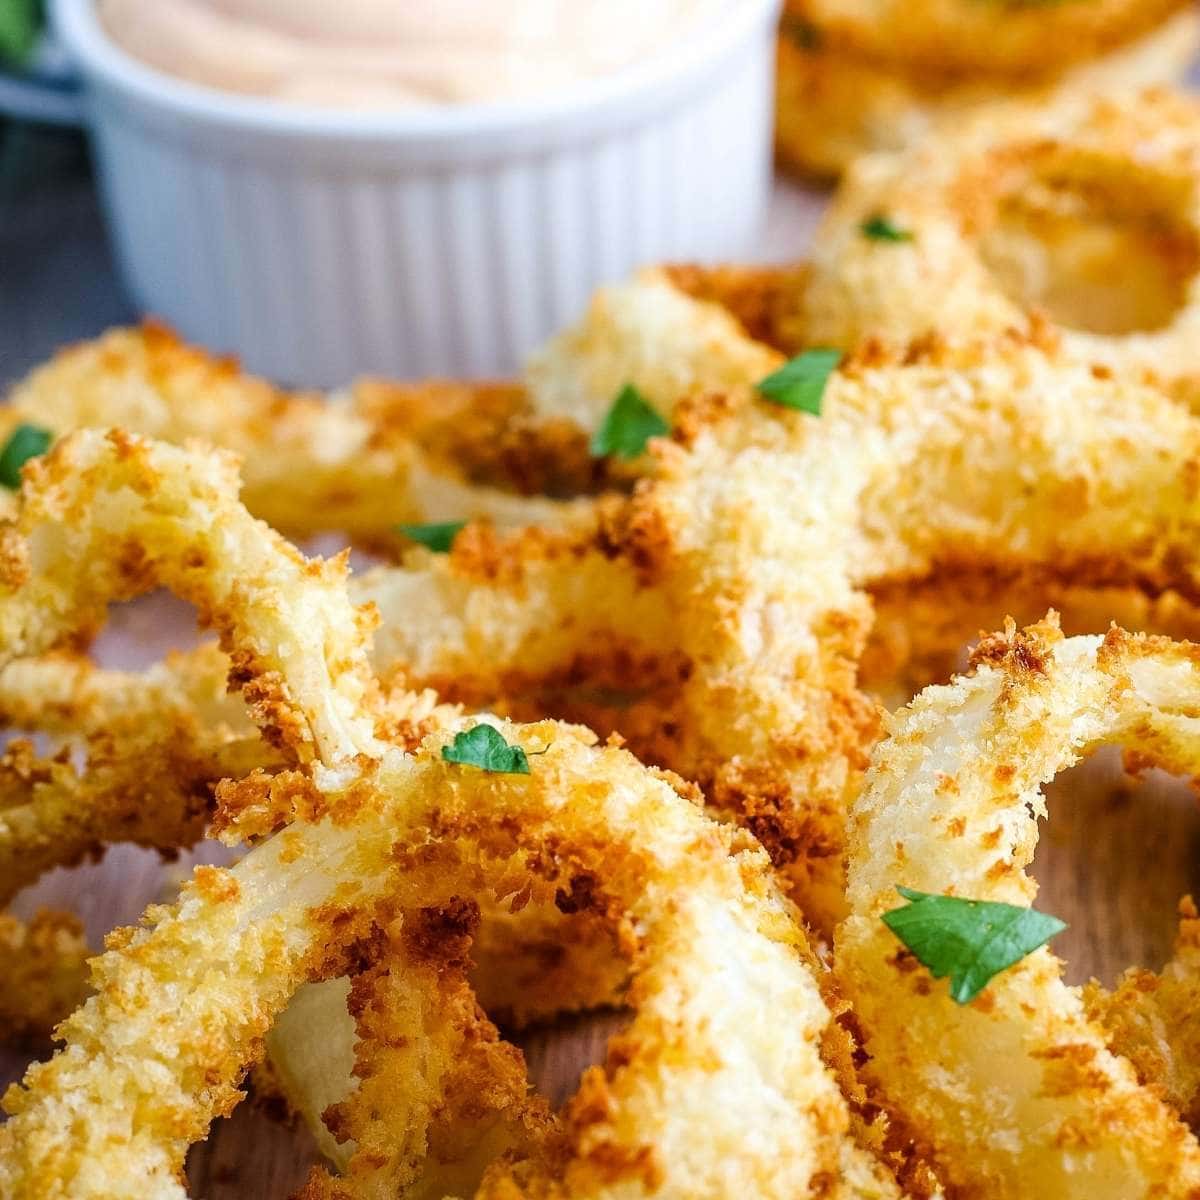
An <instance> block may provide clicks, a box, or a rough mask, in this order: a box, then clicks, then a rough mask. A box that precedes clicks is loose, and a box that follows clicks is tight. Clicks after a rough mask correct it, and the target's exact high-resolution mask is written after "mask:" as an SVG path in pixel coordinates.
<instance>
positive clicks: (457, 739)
mask: <svg viewBox="0 0 1200 1200" xmlns="http://www.w3.org/2000/svg"><path fill="white" fill-rule="evenodd" d="M540 753H542V754H544V753H545V751H544V750H542V751H540ZM442 757H443V758H444V759H445V760H446V762H449V763H463V764H465V765H466V766H469V767H478V768H479V769H480V770H481V771H494V772H496V774H499V775H528V774H529V759H528V758H527V757H526V754H525V751H524V750H523V749H522V748H521V747H520V746H510V745H509V744H508V743H507V742H506V741H505V740H504V737H503V735H502V734H501V733H500V732H499V730H497V729H494V728H493V727H492V726H491V725H476V726H474V727H473V728H471V729H467V730H464V731H463V732H462V733H456V734H455V735H454V741H453V743H452V744H451V745H449V746H443V747H442Z"/></svg>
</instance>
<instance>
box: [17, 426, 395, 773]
mask: <svg viewBox="0 0 1200 1200" xmlns="http://www.w3.org/2000/svg"><path fill="white" fill-rule="evenodd" d="M237 495H238V478H237V470H236V464H235V460H234V459H233V458H232V456H230V455H229V454H228V453H225V452H202V451H199V450H186V449H181V448H178V447H174V446H169V445H167V444H165V443H161V442H150V441H147V440H144V439H141V438H138V437H134V436H132V435H129V434H125V433H120V432H110V433H107V434H105V433H102V432H98V431H90V432H80V433H75V434H71V435H68V436H67V437H65V438H63V439H62V440H61V441H59V442H58V443H57V445H56V446H55V447H54V449H53V450H52V451H51V452H50V453H49V454H48V455H46V456H45V457H44V458H41V459H38V460H35V461H34V462H32V463H30V464H28V465H27V468H26V474H25V486H24V488H23V490H22V494H21V509H20V513H19V515H18V516H17V517H16V518H14V519H13V520H12V521H9V522H5V523H3V524H2V525H0V597H2V599H3V606H2V608H0V660H2V661H3V662H5V663H7V662H9V661H11V660H12V659H13V658H16V657H22V656H28V655H32V654H38V653H41V652H44V651H48V650H54V649H58V648H60V647H65V646H71V645H73V644H77V643H78V642H79V641H80V639H81V638H84V637H86V636H89V635H90V634H92V633H94V632H95V631H96V630H97V629H98V628H99V627H100V625H101V624H102V622H103V619H104V616H105V613H106V609H107V605H108V603H109V602H110V601H113V600H122V599H130V598H132V597H134V596H137V595H139V594H141V593H143V592H146V591H148V590H149V589H150V588H152V587H154V586H167V587H170V588H171V589H172V590H173V591H175V592H176V594H178V595H179V596H180V597H181V598H182V599H185V600H188V601H191V602H192V603H193V604H195V605H196V607H197V609H198V611H199V616H200V620H201V622H202V623H203V624H206V625H211V626H212V627H213V628H215V629H216V631H217V632H218V634H219V635H220V638H221V642H222V646H223V648H224V649H225V650H226V651H227V652H229V653H230V654H231V661H232V670H231V675H230V683H231V685H234V686H237V687H239V688H240V689H241V691H242V694H243V696H244V697H245V699H246V701H247V703H248V704H249V706H250V711H251V714H252V716H253V717H254V720H255V722H256V723H257V724H258V725H259V727H260V728H261V729H262V730H263V731H264V734H265V736H267V738H268V740H270V741H271V742H272V744H274V745H276V746H278V748H279V749H280V750H281V751H283V752H285V753H287V754H288V755H289V756H291V757H292V758H293V759H296V760H299V761H311V760H312V759H313V758H314V756H317V755H319V756H320V758H321V760H322V761H323V762H324V763H326V764H328V765H330V766H333V765H335V764H349V763H352V762H353V760H354V758H355V757H356V756H357V755H358V754H360V753H371V752H374V753H378V748H379V743H378V742H377V741H376V739H375V736H374V729H373V724H372V722H371V721H368V720H367V719H366V718H365V717H364V715H363V704H364V702H365V701H367V700H369V699H370V697H371V694H372V692H373V691H374V690H377V689H376V686H375V682H374V676H373V675H372V673H371V670H370V667H369V665H368V663H367V658H366V652H365V648H364V637H365V634H366V632H367V631H368V629H369V627H370V626H371V624H372V623H373V620H374V617H373V615H372V614H370V613H368V612H366V611H363V610H356V609H355V608H354V607H353V606H352V605H351V604H350V603H349V601H348V599H347V597H346V590H345V577H346V563H345V556H344V555H343V556H339V557H338V558H337V559H334V560H332V561H330V562H323V561H321V560H319V559H305V558H304V557H303V555H301V554H300V553H299V552H298V551H297V550H295V549H294V548H293V547H292V546H290V545H289V544H288V543H287V542H285V541H284V539H283V538H282V537H281V536H280V535H279V534H277V533H275V532H274V531H273V530H271V529H270V528H268V526H266V525H264V524H263V523H262V522H261V521H257V520H255V519H254V518H253V517H251V516H250V515H249V514H248V513H247V512H246V510H245V509H244V508H243V507H242V505H241V504H240V503H239V502H238V499H237ZM249 595H254V596H258V597H263V599H262V600H261V601H260V602H259V603H257V604H254V605H250V604H247V603H246V598H247V596H249ZM285 681H286V682H285Z"/></svg>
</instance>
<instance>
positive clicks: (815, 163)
mask: <svg viewBox="0 0 1200 1200" xmlns="http://www.w3.org/2000/svg"><path fill="white" fill-rule="evenodd" d="M972 7H973V6H971V5H956V8H957V9H958V10H959V11H960V12H966V11H967V10H968V9H970V8H972ZM974 7H975V8H977V9H978V10H979V11H983V10H985V9H994V10H996V11H1003V13H1004V17H1005V18H1007V17H1008V15H1009V14H1010V13H1011V11H1012V9H1011V7H1009V6H998V5H978V6H974ZM1068 7H1069V8H1073V9H1075V10H1077V11H1078V10H1082V9H1084V8H1087V7H1090V5H1089V4H1082V3H1081V4H1073V5H1062V6H1057V7H1056V11H1060V10H1062V9H1066V8H1068ZM1030 11H1033V10H1032V9H1031V10H1030ZM1046 11H1047V10H1046V8H1045V7H1044V6H1041V7H1037V9H1036V12H1037V18H1038V20H1039V21H1040V20H1044V19H1045V15H1046ZM1045 44H1046V45H1052V44H1053V43H1052V42H1051V40H1050V39H1046V42H1045ZM1198 44H1200V21H1198V20H1197V18H1196V15H1195V13H1194V12H1191V11H1188V10H1186V9H1185V10H1183V11H1181V12H1179V13H1177V14H1176V15H1175V16H1173V17H1171V18H1170V19H1169V20H1167V21H1166V22H1164V23H1163V24H1162V25H1161V26H1160V27H1158V28H1157V29H1152V30H1149V31H1148V32H1146V33H1144V34H1143V35H1142V36H1141V37H1140V38H1137V39H1136V40H1134V41H1132V42H1129V43H1127V44H1125V45H1123V46H1120V47H1117V48H1114V49H1113V50H1111V51H1109V52H1108V53H1106V54H1103V55H1101V56H1100V57H1098V58H1095V59H1092V60H1091V61H1085V62H1080V63H1077V64H1075V65H1070V66H1067V67H1065V68H1064V69H1062V70H1060V71H1055V72H1050V73H1046V72H1043V73H1041V74H1040V75H1039V74H1037V73H1033V74H1030V73H1023V74H1020V75H1017V76H1010V77H1006V76H1004V75H996V74H994V73H980V72H978V71H975V70H966V71H963V72H958V73H956V72H953V71H951V70H948V69H947V67H946V64H945V63H944V62H943V63H942V64H940V65H939V67H938V68H936V69H933V70H929V69H927V68H925V67H913V66H909V65H906V64H903V63H896V62H882V61H878V60H875V59H872V58H871V57H869V56H864V55H859V54H856V53H855V52H853V51H841V50H839V49H838V48H837V47H836V45H834V44H833V41H832V40H826V39H825V38H824V37H823V36H822V31H821V29H820V28H819V27H817V26H814V25H812V24H810V23H808V22H806V21H794V20H793V21H788V20H786V19H785V21H784V24H783V27H782V29H781V32H780V37H779V46H778V52H777V59H776V61H777V90H776V108H775V111H776V129H775V150H776V155H777V157H778V158H779V160H780V161H781V162H782V163H783V164H784V166H786V167H787V168H788V169H790V170H792V171H794V172H796V173H798V174H800V175H809V176H813V175H815V176H818V177H822V178H825V177H833V176H837V175H840V174H841V173H842V172H844V171H847V170H848V169H849V168H850V167H851V166H852V165H853V164H854V163H855V161H856V160H857V159H859V158H860V157H861V156H864V155H867V154H877V153H881V152H895V151H898V150H905V149H908V148H910V147H913V146H915V145H916V144H918V143H919V142H920V141H921V140H922V139H924V138H926V137H928V136H930V135H931V134H943V133H944V134H949V133H953V132H954V130H955V129H956V128H957V127H958V126H960V125H961V124H963V123H964V122H971V121H976V120H979V121H991V120H994V119H995V113H996V110H997V109H998V108H999V107H1000V106H1001V105H1005V106H1007V105H1019V106H1021V107H1023V108H1025V109H1027V110H1029V112H1030V113H1031V114H1037V113H1042V114H1045V115H1052V114H1055V113H1058V112H1062V111H1065V110H1068V109H1069V108H1070V106H1071V105H1072V104H1074V103H1075V102H1076V100H1077V99H1078V98H1079V97H1080V96H1083V95H1105V96H1113V97H1119V96H1120V95H1122V94H1123V93H1126V92H1128V91H1130V90H1133V89H1136V88H1142V87H1161V86H1163V85H1168V84H1174V83H1178V82H1180V81H1181V80H1182V79H1183V78H1184V77H1185V75H1186V73H1187V69H1188V66H1189V65H1190V63H1191V61H1192V59H1193V58H1194V57H1195V54H1196V48H1197V45H1198ZM988 45H989V43H986V42H981V43H980V46H981V47H982V46H988ZM989 48H990V46H989ZM1032 119H1035V120H1036V119H1037V118H1036V116H1033V117H1032Z"/></svg>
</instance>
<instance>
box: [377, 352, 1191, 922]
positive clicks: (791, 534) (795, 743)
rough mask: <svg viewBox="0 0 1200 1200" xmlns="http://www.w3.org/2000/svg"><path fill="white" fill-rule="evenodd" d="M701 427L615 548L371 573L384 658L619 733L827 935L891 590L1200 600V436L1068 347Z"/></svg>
mask: <svg viewBox="0 0 1200 1200" xmlns="http://www.w3.org/2000/svg"><path fill="white" fill-rule="evenodd" d="M674 422H675V425H676V441H675V442H674V443H673V444H670V445H661V446H660V447H659V448H658V450H657V452H656V468H655V474H654V475H652V476H651V477H649V478H647V479H645V480H643V481H642V482H641V483H640V484H639V486H638V488H637V490H636V491H635V494H634V495H633V497H632V498H630V499H629V500H627V501H623V502H621V501H618V502H606V503H605V504H604V505H601V506H598V508H597V514H596V520H595V522H594V526H593V529H592V531H591V532H590V533H589V532H588V531H587V530H586V529H582V530H580V531H576V532H574V533H572V534H570V535H555V536H553V537H547V536H546V535H545V534H543V533H540V532H529V533H522V534H515V535H509V536H500V535H497V534H495V533H489V532H486V531H484V532H481V533H480V534H479V535H478V536H466V535H464V536H463V538H462V539H460V544H456V546H455V548H454V551H453V552H452V553H451V554H450V555H449V556H431V555H428V554H424V553H421V554H416V555H414V556H413V557H412V558H411V559H410V560H408V562H407V563H406V565H405V566H404V567H403V568H400V569H383V570H380V571H377V572H374V573H372V574H369V575H367V576H365V577H364V578H363V580H362V584H361V587H362V589H363V590H362V592H361V593H360V594H361V595H362V596H364V597H368V596H369V597H370V598H371V599H372V600H373V601H374V602H375V603H376V605H377V607H378V608H379V610H380V613H381V615H382V629H381V631H380V636H379V642H378V646H377V660H378V661H379V662H380V663H381V664H384V669H385V671H393V672H398V678H400V679H403V680H405V681H407V682H408V683H409V684H417V683H420V684H431V685H433V686H436V687H438V688H441V689H443V690H444V691H445V692H446V693H447V694H450V695H453V696H456V697H458V698H460V699H462V700H464V701H466V702H468V703H470V704H475V705H479V704H500V705H502V706H503V707H505V709H506V710H507V711H510V712H514V713H518V714H525V713H527V712H529V711H530V710H537V709H538V708H542V707H543V706H546V705H554V706H555V709H552V711H560V712H563V711H565V712H570V713H572V714H574V715H579V716H583V717H585V719H586V720H587V721H588V722H589V723H591V724H594V725H596V726H597V727H598V728H600V730H601V731H602V732H603V731H607V730H608V729H610V728H613V729H616V730H617V731H619V732H620V733H621V734H622V735H624V736H625V737H626V738H628V739H629V742H630V745H631V747H632V748H633V749H634V750H635V752H636V753H638V754H639V755H640V756H642V757H644V758H645V759H646V760H647V761H651V762H658V763H661V764H663V765H666V766H669V767H671V768H672V769H674V770H676V771H678V772H680V774H682V775H684V776H685V777H687V778H689V779H693V780H695V781H696V782H698V783H699V784H700V785H701V787H702V788H703V789H704V791H705V793H706V795H707V798H708V800H709V802H710V803H713V804H715V805H716V806H717V807H719V808H722V809H724V810H726V811H728V812H730V813H732V814H734V815H735V816H737V817H738V818H739V819H741V820H743V821H744V822H745V823H746V824H747V825H748V827H749V828H751V829H752V830H753V832H754V833H755V834H756V836H758V837H759V838H760V839H762V841H763V842H764V844H765V845H766V846H767V847H768V849H769V850H770V851H771V852H772V854H773V855H774V856H775V857H776V860H777V862H778V863H779V864H780V865H787V866H788V869H789V870H791V871H794V872H795V873H796V874H797V880H796V885H797V888H798V893H797V894H798V896H801V897H802V898H803V904H804V906H805V911H806V915H807V916H808V917H809V919H810V920H812V921H814V922H815V923H817V924H818V925H822V924H824V923H826V922H828V920H829V919H830V916H831V914H836V913H837V911H838V904H839V900H838V896H839V894H840V884H839V883H838V882H837V877H838V870H839V868H838V864H839V862H840V853H841V846H842V840H841V821H842V813H843V811H844V805H845V802H846V798H847V796H848V795H849V794H850V793H851V792H852V791H853V789H854V788H855V787H856V786H857V782H856V781H857V779H858V778H859V773H860V772H861V770H862V768H863V766H864V765H865V761H866V754H867V752H868V750H869V747H870V746H871V744H872V743H873V741H874V738H875V736H876V733H877V729H878V725H877V719H878V717H877V710H876V708H875V706H874V704H873V703H872V702H871V701H870V700H869V699H868V698H867V697H866V696H865V695H864V694H863V692H862V691H861V690H860V687H859V684H858V682H857V679H856V674H857V664H858V662H859V659H860V658H861V656H862V655H863V653H864V647H865V645H866V640H867V636H868V632H869V630H870V627H871V604H870V600H869V593H870V592H871V591H876V592H878V593H879V594H880V596H881V597H886V596H892V597H894V598H895V599H894V600H891V601H888V603H891V604H894V605H896V607H897V608H899V607H901V606H902V605H903V604H904V598H905V597H906V596H907V595H908V594H910V593H913V594H919V591H920V589H925V591H926V593H927V594H932V593H935V592H936V589H937V588H938V580H939V579H945V580H947V581H948V586H951V587H952V586H953V581H954V580H956V579H959V578H961V577H972V576H973V577H976V578H978V579H979V580H981V581H982V580H995V579H997V578H999V579H1009V580H1013V581H1020V580H1022V579H1025V580H1027V581H1029V580H1036V581H1038V585H1039V586H1041V585H1049V586H1052V587H1054V588H1056V589H1057V590H1058V591H1059V592H1060V593H1063V594H1066V593H1067V592H1070V593H1071V594H1072V595H1074V596H1075V597H1076V603H1077V605H1078V607H1079V608H1080V611H1081V612H1083V613H1085V614H1086V615H1087V616H1088V617H1089V618H1091V617H1092V616H1093V615H1094V614H1095V613H1096V612H1097V611H1102V607H1103V605H1105V604H1107V603H1108V602H1109V600H1110V599H1115V598H1117V597H1122V596H1126V597H1128V596H1132V595H1134V594H1136V595H1141V596H1143V597H1144V596H1146V595H1150V596H1154V595H1158V594H1161V593H1163V592H1165V591H1167V590H1169V589H1171V588H1174V589H1176V591H1177V592H1178V594H1179V597H1180V598H1181V602H1186V603H1184V607H1185V608H1186V607H1187V605H1190V604H1192V603H1194V602H1195V600H1196V598H1197V582H1198V580H1197V576H1196V569H1195V566H1194V559H1193V553H1192V551H1191V549H1190V538H1191V537H1192V533H1191V530H1192V529H1193V528H1194V526H1195V522H1196V520H1197V515H1198V514H1197V509H1196V505H1197V499H1198V497H1197V478H1198V475H1197V461H1198V459H1200V426H1197V425H1196V423H1195V420H1194V418H1193V417H1191V416H1190V415H1189V414H1188V413H1187V412H1185V411H1184V410H1182V409H1181V408H1180V407H1179V406H1177V405H1175V404H1173V403H1172V402H1171V401H1170V400H1169V399H1168V398H1167V397H1166V396H1164V395H1162V394H1161V393H1159V392H1157V391H1156V390H1154V389H1152V388H1148V387H1139V386H1137V385H1135V384H1130V383H1123V382H1118V381H1116V380H1113V379H1111V378H1107V377H1105V376H1104V375H1103V373H1101V374H1099V375H1098V374H1096V373H1094V372H1092V371H1091V370H1089V369H1087V368H1085V367H1082V366H1077V365H1073V364H1071V363H1070V362H1069V361H1064V360H1062V359H1061V358H1060V357H1059V356H1057V355H1056V354H1055V353H1054V351H1053V349H1046V348H1042V347H1039V346H1036V345H1029V344H1022V342H1021V341H1020V339H1016V338H1013V339H1003V340H1001V341H1000V342H998V343H993V344H991V345H989V346H987V347H979V346H976V347H970V346H955V345H952V344H948V343H940V342H935V341H930V342H927V343H925V344H924V345H922V346H920V347H914V348H912V349H911V350H910V351H909V352H907V353H906V354H904V355H902V356H899V357H889V356H888V355H887V354H886V353H883V352H882V351H880V350H879V349H878V348H873V347H867V348H865V349H864V351H863V352H862V353H861V354H859V355H857V356H854V357H851V358H849V359H847V360H846V362H845V363H844V364H843V366H842V368H841V369H840V370H839V371H838V373H837V374H835V375H834V376H833V377H832V379H831V380H830V382H829V384H828V386H827V388H826V391H825V396H824V401H823V411H822V415H821V417H820V419H819V420H814V419H813V418H812V417H810V416H808V415H806V414H798V413H791V412H788V411H786V410H783V409H780V408H777V407H774V406H770V405H768V404H766V403H765V402H763V401H762V400H761V399H758V398H757V397H755V396H754V395H753V394H752V393H745V392H739V393H729V394H726V395H724V396H721V397H717V398H708V397H699V398H695V399H693V400H690V401H688V402H686V403H685V404H683V405H681V406H679V407H677V409H676V411H675V414H674ZM614 503H615V504H616V505H617V508H616V510H614V507H613V505H614ZM1164 538H1165V539H1166V541H1163V540H1162V539H1164ZM1101 547H1103V549H1100V548H1101ZM797 563H803V564H804V570H803V571H798V570H797V569H796V564H797ZM1019 586H1025V587H1026V588H1028V589H1030V590H1032V586H1033V585H1032V584H1031V583H1029V582H1027V583H1025V584H1024V585H1021V584H1019V583H1018V582H1014V583H1013V587H1014V590H1015V589H1016V588H1018V587H1019ZM914 589H917V592H915V593H914ZM1097 589H1106V590H1104V591H1097ZM996 599H997V602H999V600H998V598H996ZM982 603H983V600H982V599H981V600H980V604H981V605H982ZM1147 603H1148V602H1146V601H1145V600H1144V599H1143V600H1142V604H1141V608H1142V609H1143V610H1144V609H1145V608H1146V606H1147ZM1167 606H1168V602H1167V601H1165V600H1164V601H1163V603H1162V604H1161V605H1159V606H1158V608H1157V609H1156V610H1155V611H1145V612H1144V615H1145V617H1146V619H1147V620H1148V621H1153V620H1154V619H1156V612H1161V614H1162V616H1163V619H1164V620H1165V619H1166V613H1167ZM1129 607H1130V608H1133V607H1134V605H1133V603H1132V601H1130V602H1129ZM958 615H959V618H960V620H961V621H963V622H964V623H965V622H966V621H967V620H968V619H969V618H970V612H969V610H968V609H967V606H966V604H965V602H964V604H963V605H962V606H961V607H960V609H959V611H958ZM993 615H995V616H1001V615H1003V614H1002V613H998V614H993ZM894 622H895V614H894V613H893V615H892V616H891V617H890V618H889V626H888V629H885V630H883V631H882V632H881V636H880V639H879V640H878V641H877V643H876V650H875V652H874V660H873V661H874V670H875V672H876V675H875V680H873V682H876V681H878V679H879V677H880V675H881V674H883V673H884V669H883V668H882V667H881V665H880V664H881V659H880V655H881V653H882V651H883V650H884V649H886V648H887V642H888V639H889V637H891V636H892V635H893V634H894ZM951 628H952V627H949V626H947V625H941V626H938V627H935V628H931V629H930V630H929V631H928V633H927V634H926V633H925V632H924V631H921V630H918V632H917V633H916V634H915V635H914V636H916V637H918V638H921V637H927V643H928V646H929V648H928V649H925V648H922V647H920V646H919V645H918V646H917V647H916V648H913V647H911V646H910V647H909V648H908V649H907V650H903V649H900V650H898V651H894V653H893V657H892V663H891V666H890V667H889V668H887V669H888V670H890V671H891V672H892V673H893V674H894V673H895V672H896V670H897V668H898V662H897V658H896V657H895V653H899V654H900V655H901V656H904V655H907V656H909V657H910V658H917V657H923V656H927V655H931V654H933V653H934V649H935V647H940V649H938V650H937V652H938V653H945V652H947V647H948V644H949V643H950V639H951V636H952V634H951ZM977 629H978V626H975V627H974V628H972V627H970V626H969V625H968V626H967V627H966V629H965V631H964V629H963V625H962V624H960V625H958V631H959V633H964V632H965V636H967V637H969V636H970V635H971V634H973V633H974V632H975V631H976V630H977Z"/></svg>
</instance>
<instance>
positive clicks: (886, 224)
mask: <svg viewBox="0 0 1200 1200" xmlns="http://www.w3.org/2000/svg"><path fill="white" fill-rule="evenodd" d="M858 229H859V232H860V233H861V234H862V235H863V237H866V238H870V239H871V241H873V242H911V241H912V240H913V235H912V232H911V231H910V230H908V229H901V228H900V226H899V225H897V224H896V223H895V222H894V221H893V220H892V219H891V218H890V217H885V216H884V215H883V213H875V215H874V216H871V217H868V218H867V219H866V220H865V221H864V222H863V223H862V224H861V225H860V226H859V227H858Z"/></svg>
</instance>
